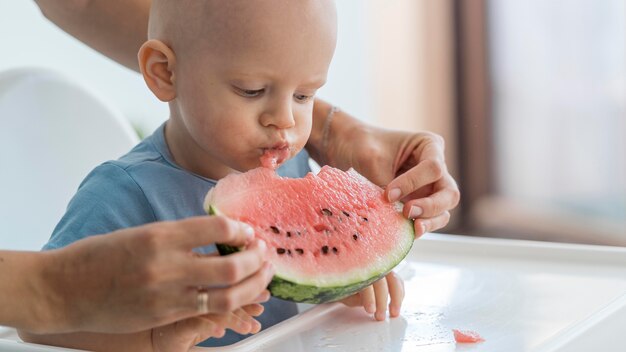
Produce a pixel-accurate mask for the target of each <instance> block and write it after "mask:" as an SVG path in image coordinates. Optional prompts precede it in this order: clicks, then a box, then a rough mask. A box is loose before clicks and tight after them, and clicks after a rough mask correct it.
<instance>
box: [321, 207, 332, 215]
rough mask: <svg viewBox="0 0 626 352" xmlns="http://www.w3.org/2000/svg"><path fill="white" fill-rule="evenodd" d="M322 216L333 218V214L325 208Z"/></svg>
mask: <svg viewBox="0 0 626 352" xmlns="http://www.w3.org/2000/svg"><path fill="white" fill-rule="evenodd" d="M322 214H324V215H326V216H333V212H332V211H330V210H328V209H326V208H324V209H322Z"/></svg>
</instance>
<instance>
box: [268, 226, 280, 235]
mask: <svg viewBox="0 0 626 352" xmlns="http://www.w3.org/2000/svg"><path fill="white" fill-rule="evenodd" d="M270 229H272V231H273V232H274V233H280V230H279V229H278V227H276V226H270Z"/></svg>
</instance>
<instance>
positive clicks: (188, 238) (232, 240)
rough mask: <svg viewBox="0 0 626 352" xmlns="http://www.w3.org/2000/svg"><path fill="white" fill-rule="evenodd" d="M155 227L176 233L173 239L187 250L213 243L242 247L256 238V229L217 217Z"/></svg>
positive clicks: (199, 217) (159, 224) (195, 218)
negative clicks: (161, 227)
mask: <svg viewBox="0 0 626 352" xmlns="http://www.w3.org/2000/svg"><path fill="white" fill-rule="evenodd" d="M154 226H155V227H156V226H163V227H164V228H163V231H168V232H175V234H176V236H172V237H171V238H173V240H174V241H175V243H176V244H177V245H178V246H179V247H182V248H185V249H187V250H191V249H193V248H196V247H202V246H207V245H210V244H213V243H225V244H230V245H233V246H241V245H244V244H245V243H246V242H247V241H250V240H251V239H252V238H253V237H254V229H252V227H250V225H247V224H244V223H242V222H238V221H234V220H231V219H228V218H226V217H224V216H217V215H215V216H197V217H192V218H188V219H185V220H179V221H173V222H169V223H157V224H154Z"/></svg>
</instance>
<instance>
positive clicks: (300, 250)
mask: <svg viewBox="0 0 626 352" xmlns="http://www.w3.org/2000/svg"><path fill="white" fill-rule="evenodd" d="M296 252H298V254H300V255H302V254H304V250H303V249H302V248H296Z"/></svg>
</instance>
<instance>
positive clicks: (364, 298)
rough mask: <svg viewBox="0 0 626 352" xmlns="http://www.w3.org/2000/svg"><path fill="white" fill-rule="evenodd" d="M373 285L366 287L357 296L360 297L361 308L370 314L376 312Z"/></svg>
mask: <svg viewBox="0 0 626 352" xmlns="http://www.w3.org/2000/svg"><path fill="white" fill-rule="evenodd" d="M372 286H373V285H370V286H367V287H366V288H364V289H363V290H361V292H359V294H360V295H361V302H363V308H365V311H366V312H368V313H370V314H372V313H374V312H375V311H376V298H375V296H374V288H373V287H372Z"/></svg>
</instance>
